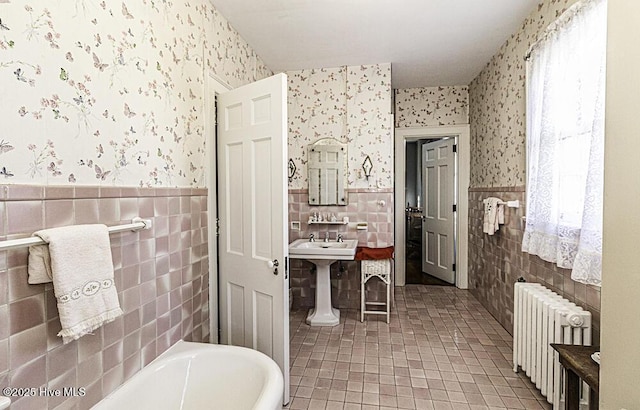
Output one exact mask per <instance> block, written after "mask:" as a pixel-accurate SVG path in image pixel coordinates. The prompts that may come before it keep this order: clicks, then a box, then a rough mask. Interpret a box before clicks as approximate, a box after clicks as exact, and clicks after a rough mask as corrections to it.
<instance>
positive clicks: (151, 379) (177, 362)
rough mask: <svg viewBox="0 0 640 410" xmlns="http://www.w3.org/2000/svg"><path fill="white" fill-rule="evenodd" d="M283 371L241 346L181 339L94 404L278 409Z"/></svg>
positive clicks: (105, 406)
mask: <svg viewBox="0 0 640 410" xmlns="http://www.w3.org/2000/svg"><path fill="white" fill-rule="evenodd" d="M283 389H284V384H283V379H282V372H281V371H280V368H279V367H278V365H277V364H276V363H275V362H274V361H273V360H271V359H270V358H269V357H267V356H266V355H264V354H262V353H260V352H257V351H255V350H251V349H246V348H243V347H234V346H224V345H213V344H206V343H193V342H184V341H179V342H178V343H176V344H175V345H173V346H172V347H171V348H169V349H168V350H167V351H166V352H164V353H163V354H161V355H160V356H158V357H157V358H156V359H155V360H154V361H153V362H151V363H149V365H148V366H146V367H145V368H143V369H142V370H141V371H140V372H139V373H137V374H136V375H135V376H133V377H132V378H131V379H130V380H128V381H127V382H125V384H123V385H122V386H120V387H119V388H118V389H117V390H115V391H114V392H112V393H111V394H110V395H108V396H107V397H105V398H104V399H103V400H102V401H100V402H99V403H98V404H97V405H96V406H94V407H93V408H94V409H104V410H108V409H118V410H120V409H157V410H161V409H167V410H177V409H185V410H186V409H196V410H199V409H225V410H232V409H238V410H247V409H256V410H258V409H260V410H262V409H264V410H267V409H268V410H272V409H281V408H282V395H283Z"/></svg>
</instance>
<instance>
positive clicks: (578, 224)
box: [522, 0, 606, 285]
mask: <svg viewBox="0 0 640 410" xmlns="http://www.w3.org/2000/svg"><path fill="white" fill-rule="evenodd" d="M605 61H606V0H587V1H579V2H578V3H576V4H575V5H574V6H573V7H572V8H570V9H569V10H567V11H566V12H565V13H564V14H563V15H562V16H561V17H560V18H559V19H558V20H557V21H556V22H555V23H554V24H553V25H552V26H550V27H549V28H548V29H547V31H546V32H545V34H544V37H542V39H541V40H540V41H539V42H538V43H537V44H536V45H534V46H533V47H532V49H531V52H530V54H529V59H528V63H527V162H528V181H527V223H526V229H525V233H524V238H523V241H522V250H523V251H524V252H528V253H531V254H534V255H538V256H539V257H540V258H542V259H544V260H546V261H549V262H555V263H556V264H557V265H558V266H559V267H562V268H567V269H572V272H571V278H572V279H573V280H576V281H580V282H583V283H588V284H594V285H600V283H601V271H602V192H603V168H604V98H605Z"/></svg>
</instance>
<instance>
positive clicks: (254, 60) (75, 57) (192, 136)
mask: <svg viewBox="0 0 640 410" xmlns="http://www.w3.org/2000/svg"><path fill="white" fill-rule="evenodd" d="M209 70H212V71H213V72H214V73H215V74H216V75H217V76H218V77H219V78H221V79H222V80H223V81H226V82H227V83H228V84H230V85H231V86H232V87H236V86H239V85H242V84H246V83H249V82H252V81H255V80H257V79H261V78H264V77H266V76H269V75H271V74H272V73H271V71H270V70H269V69H268V68H267V67H266V66H265V65H264V63H263V62H262V61H261V59H260V58H259V57H258V56H257V55H256V54H255V52H254V51H253V50H252V49H251V47H250V46H249V45H248V44H247V43H246V42H245V41H244V40H243V39H242V38H241V37H240V36H239V35H238V33H237V32H236V31H235V30H233V28H232V27H231V26H230V25H229V23H228V22H227V21H226V19H225V18H224V17H223V16H221V15H220V14H219V13H218V12H217V10H215V9H214V8H213V7H212V6H211V4H210V2H209V1H208V0H192V1H189V2H182V1H170V0H127V1H123V2H107V1H99V0H74V1H63V2H56V3H55V4H49V3H48V2H42V1H26V2H24V1H13V0H12V1H8V0H4V1H0V87H1V88H0V89H1V90H2V96H3V97H2V99H0V109H1V110H2V113H3V116H2V118H3V121H2V122H3V124H2V125H3V126H2V129H1V130H0V173H1V175H0V182H3V183H27V184H48V185H51V184H53V185H68V184H82V185H97V184H98V185H99V184H102V185H117V186H149V187H152V186H172V187H173V186H198V187H203V186H205V185H206V181H205V157H206V155H205V153H206V146H205V144H206V142H205V137H204V112H203V105H204V100H203V89H204V73H205V72H206V71H209Z"/></svg>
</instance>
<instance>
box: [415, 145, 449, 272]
mask: <svg viewBox="0 0 640 410" xmlns="http://www.w3.org/2000/svg"><path fill="white" fill-rule="evenodd" d="M454 145H455V139H454V138H447V139H443V140H439V141H436V142H430V143H427V144H424V145H423V146H422V195H423V196H424V209H423V211H422V212H423V213H422V235H423V237H422V271H423V272H425V273H428V274H429V275H431V276H435V277H436V278H439V279H441V280H443V281H445V282H448V283H454V282H455V270H454V263H455V250H454V249H455V248H454V246H455V238H454V233H455V219H454V210H453V207H454V204H455V202H454V201H455V189H454V188H455V180H454V178H455V151H454Z"/></svg>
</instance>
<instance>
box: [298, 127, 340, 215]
mask: <svg viewBox="0 0 640 410" xmlns="http://www.w3.org/2000/svg"><path fill="white" fill-rule="evenodd" d="M307 158H308V159H309V162H308V174H309V178H308V179H309V205H346V204H347V191H346V186H347V144H343V143H341V142H340V141H338V140H336V139H334V138H323V139H320V140H318V141H316V142H314V143H313V144H311V145H309V146H308V147H307Z"/></svg>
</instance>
